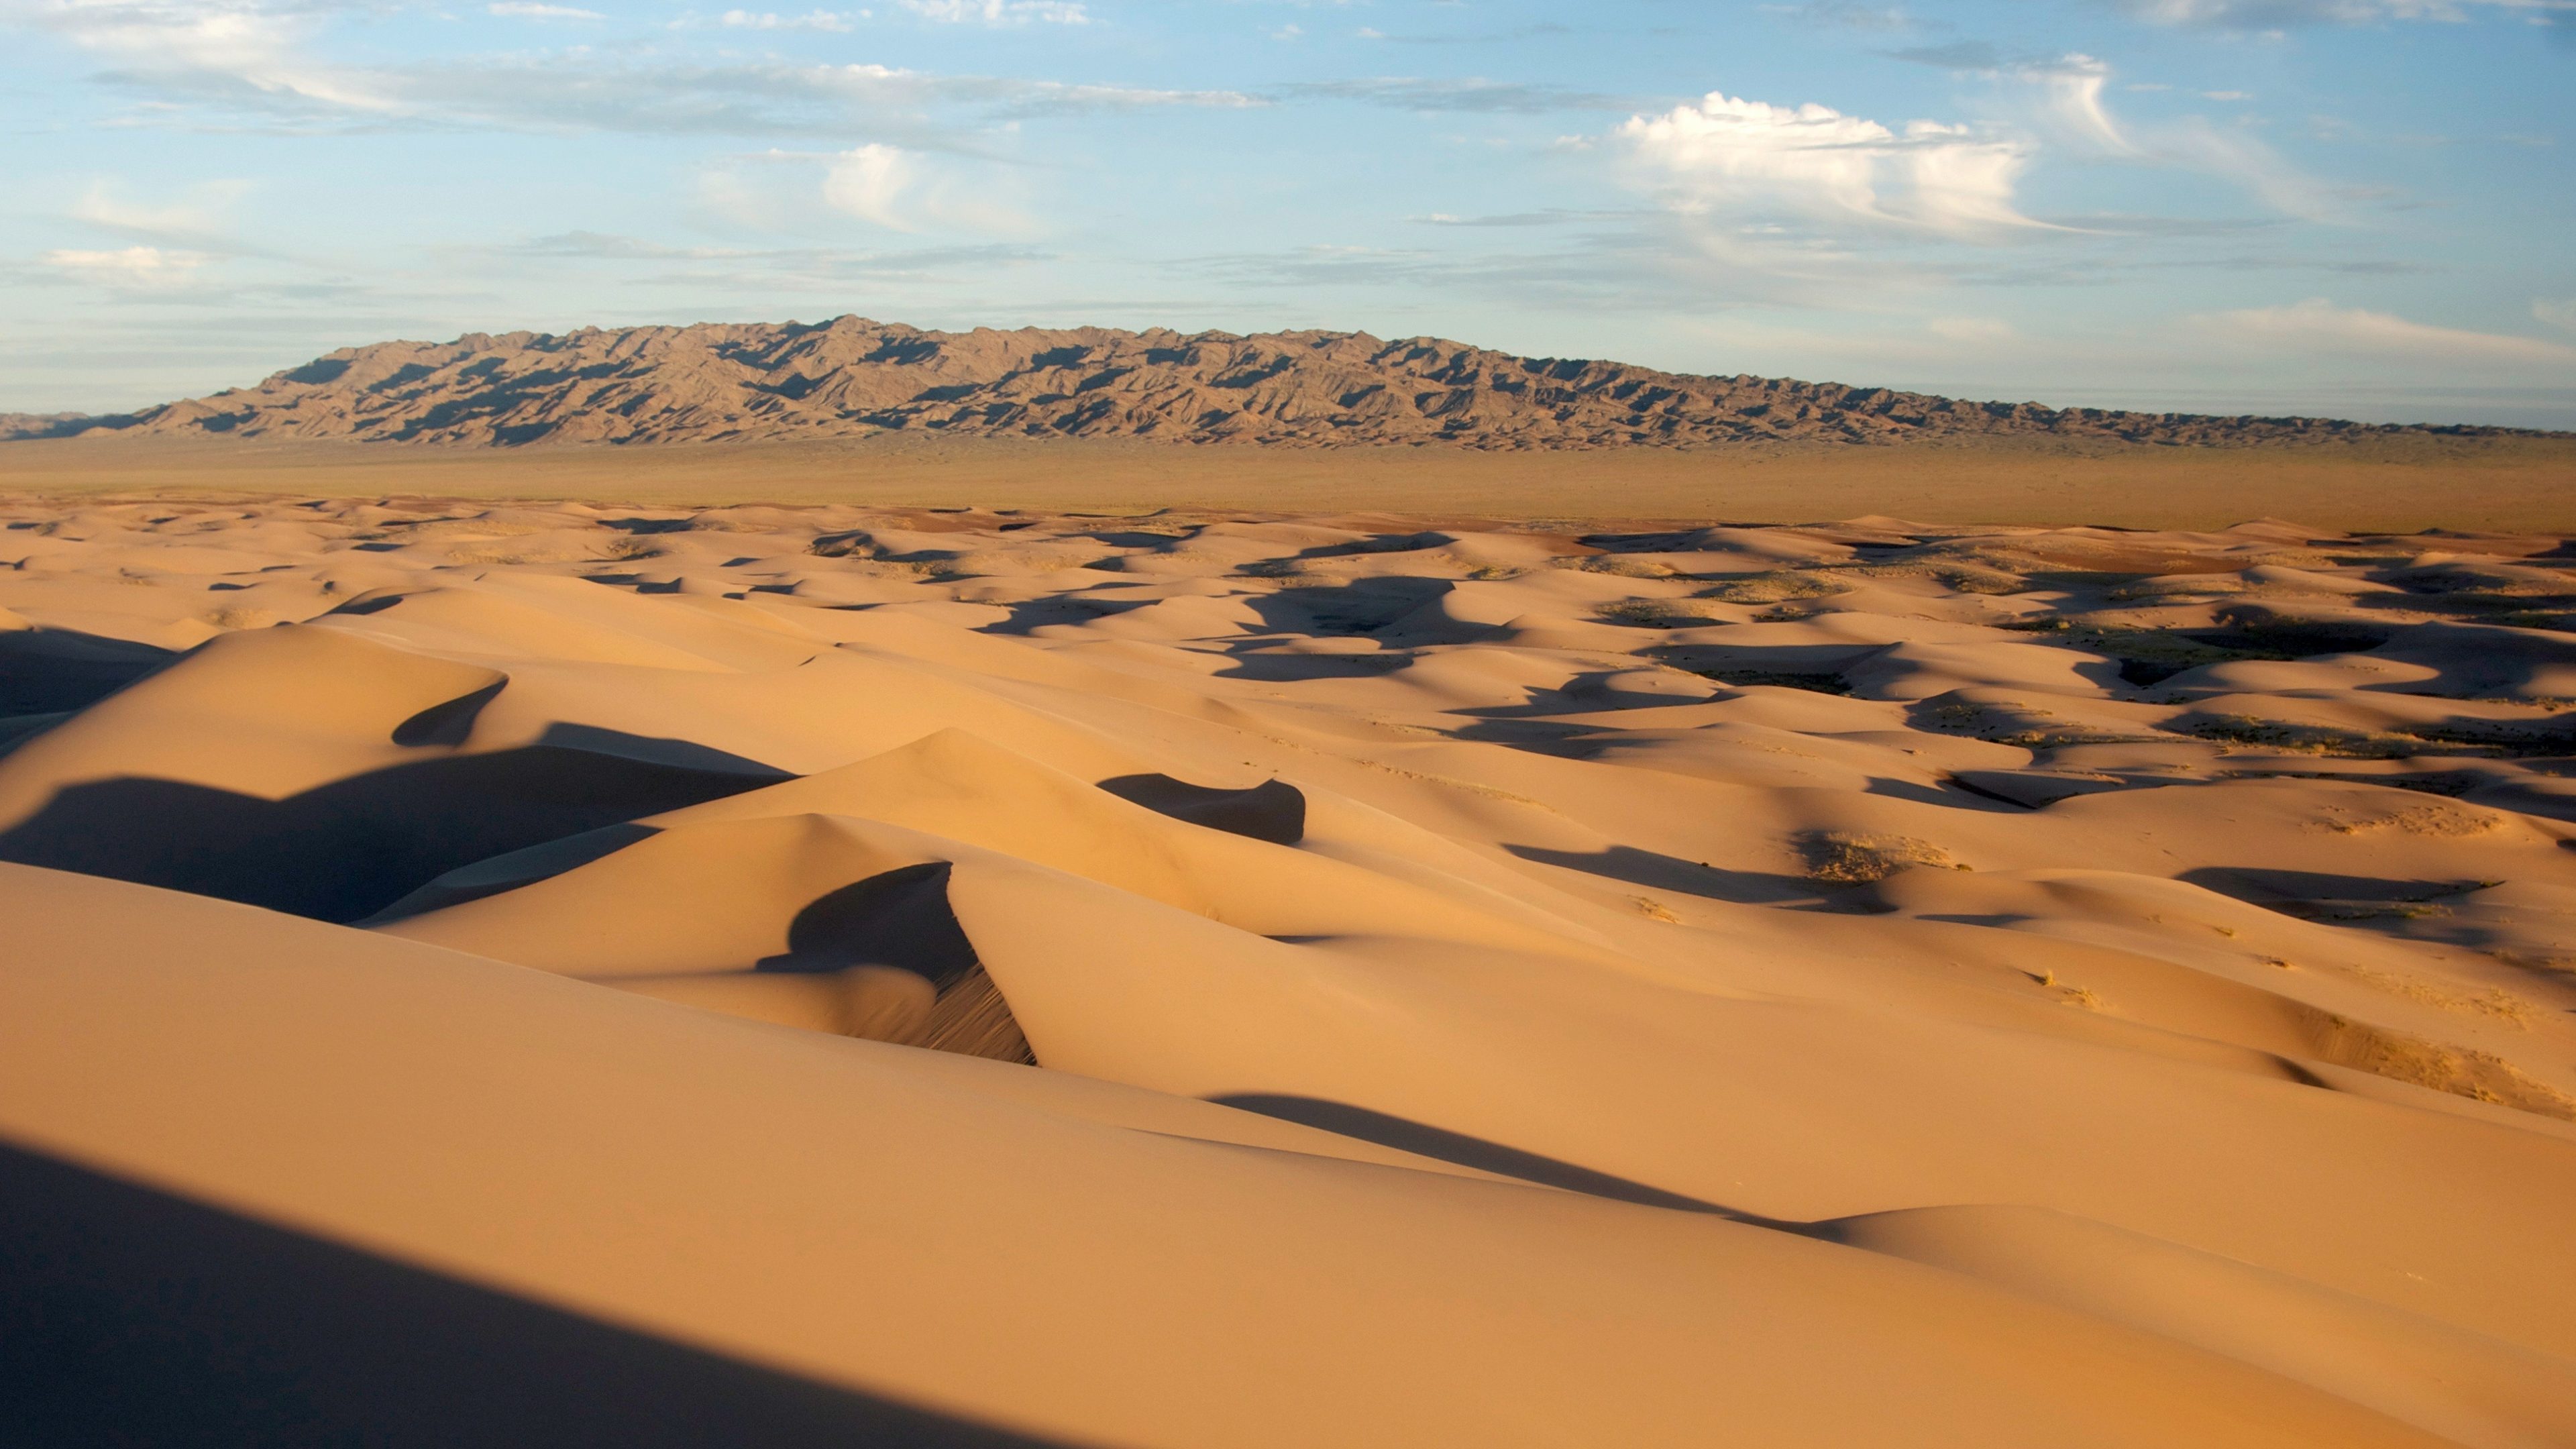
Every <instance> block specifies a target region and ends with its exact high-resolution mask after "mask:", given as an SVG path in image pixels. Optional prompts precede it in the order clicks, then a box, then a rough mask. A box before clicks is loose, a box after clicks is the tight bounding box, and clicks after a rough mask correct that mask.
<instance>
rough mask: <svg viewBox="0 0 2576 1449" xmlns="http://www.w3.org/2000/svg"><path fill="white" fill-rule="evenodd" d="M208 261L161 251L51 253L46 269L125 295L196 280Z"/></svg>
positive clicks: (192, 255)
mask: <svg viewBox="0 0 2576 1449" xmlns="http://www.w3.org/2000/svg"><path fill="white" fill-rule="evenodd" d="M206 260H207V259H206V258H205V257H204V256H202V255H200V254H198V253H196V252H184V251H164V250H163V249H161V248H160V247H124V248H121V249H119V250H116V251H50V252H47V253H45V265H46V266H49V267H52V268H53V269H55V270H56V271H59V272H62V273H64V274H66V275H68V276H70V277H72V278H74V279H76V280H79V281H83V282H88V283H90V284H91V285H93V286H100V287H109V288H113V289H115V290H117V291H121V292H158V291H167V290H169V289H171V288H174V287H183V286H186V285H187V284H188V283H189V282H191V281H193V280H195V277H196V273H197V271H198V269H200V268H202V267H203V266H205V264H206Z"/></svg>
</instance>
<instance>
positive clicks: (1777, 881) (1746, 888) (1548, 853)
mask: <svg viewBox="0 0 2576 1449" xmlns="http://www.w3.org/2000/svg"><path fill="white" fill-rule="evenodd" d="M1503 849H1505V850H1508V851H1510V852H1511V853H1512V854H1514V855H1517V856H1519V857H1520V858H1521V859H1523V860H1529V861H1536V862H1538V863H1539V864H1541V865H1558V866H1563V867H1565V868H1566V869H1567V870H1579V871H1582V872H1584V873H1585V874H1587V875H1597V876H1602V877H1604V878H1606V879H1609V880H1615V881H1623V882H1625V883H1627V884H1629V885H1639V886H1647V887H1651V888H1653V889H1655V890H1666V891H1677V892H1679V893H1680V894H1682V895H1686V896H1703V897H1706V898H1707V899H1709V900H1713V901H1728V902H1732V903H1734V904H1736V905H1746V906H1767V905H1776V904H1779V903H1781V902H1783V901H1801V902H1805V901H1813V900H1815V899H1816V898H1817V897H1818V896H1819V895H1821V894H1823V893H1824V889H1825V888H1824V887H1822V886H1819V885H1817V884H1816V883H1815V882H1814V881H1811V880H1809V879H1807V878H1806V877H1804V876H1795V875H1782V874H1778V873H1776V872H1770V871H1759V870H1725V869H1722V868H1720V867H1718V866H1713V865H1703V864H1701V863H1700V862H1698V861H1695V860H1684V859H1682V858H1681V857H1680V856H1677V855H1665V854H1663V853H1662V852H1660V851H1653V850H1639V849H1637V848H1636V847H1634V846H1630V845H1613V846H1611V847H1609V848H1608V849H1605V850H1594V851H1577V850H1549V849H1546V848H1545V847H1542V846H1536V845H1512V844H1509V843H1506V844H1505V845H1504V846H1503Z"/></svg>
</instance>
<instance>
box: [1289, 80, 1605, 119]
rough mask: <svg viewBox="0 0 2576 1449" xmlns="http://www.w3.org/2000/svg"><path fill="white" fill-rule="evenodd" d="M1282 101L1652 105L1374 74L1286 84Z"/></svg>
mask: <svg viewBox="0 0 2576 1449" xmlns="http://www.w3.org/2000/svg"><path fill="white" fill-rule="evenodd" d="M1276 94H1277V95H1278V96H1280V97H1281V98H1282V99H1289V100H1328V101H1357V102H1360V103H1362V104H1365V105H1372V106H1391V107H1393V108H1395V109H1397V110H1405V111H1468V112H1485V113H1489V114H1509V115H1545V114H1547V113H1550V112H1554V111H1633V110H1636V109H1638V108H1639V107H1641V106H1645V105H1650V104H1653V101H1652V100H1650V99H1648V98H1646V97H1641V96H1634V95H1609V94H1605V93H1603V92H1600V91H1583V90H1571V89H1568V88H1566V87H1563V86H1552V85H1543V84H1538V83H1534V82H1527V81H1496V80H1484V79H1480V78H1476V77H1463V78H1444V79H1436V80H1435V79H1424V78H1421V77H1415V76H1375V77H1371V78H1368V79H1364V80H1338V81H1310V82H1303V83H1300V84H1296V85H1289V86H1282V87H1280V88H1279V90H1278V91H1277V92H1276Z"/></svg>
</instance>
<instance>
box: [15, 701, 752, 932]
mask: <svg viewBox="0 0 2576 1449" xmlns="http://www.w3.org/2000/svg"><path fill="white" fill-rule="evenodd" d="M787 778H789V776H788V775H787V773H786V772H785V771H781V770H776V769H772V768H771V767H769V766H767V765H763V764H759V763H758V762H756V761H752V760H747V759H743V758H741V757H739V756H734V755H727V754H724V753H722V752H720V751H716V750H711V749H708V748H706V747H704V746H700V745H693V744H688V743H686V742H684V741H674V740H651V739H644V738H641V737H637V736H628V735H621V734H619V733H617V732H615V731H611V730H604V729H598V728H596V727H590V726H557V727H555V728H553V729H550V730H549V731H548V732H547V733H546V735H545V736H544V737H542V738H541V739H540V740H539V741H538V742H537V743H536V744H533V745H528V746H524V747H521V748H518V749H510V750H495V751H491V752H488V753H484V754H473V755H444V756H439V757H437V758H433V759H426V760H419V761H415V762H412V763H409V764H402V765H395V766H391V767H389V768H386V769H382V770H375V771H371V772H369V773H366V774H363V775H355V776H351V777H350V778H348V779H344V780H335V781H333V782H331V783H330V784H327V785H322V786H319V787H316V788H314V789H312V790H307V791H305V792H304V793H302V794H299V795H291V796H288V797H287V798H285V799H283V800H266V799H262V798H260V797H258V796H256V795H245V794H240V793H236V792H234V791H230V790H224V789H218V788H215V787H213V786H207V785H198V784H191V783H188V782H185V781H180V780H164V779H155V778H150V777H143V776H123V777H119V778H115V779H108V780H97V781H90V782H87V783H83V784H78V785H72V786H67V787H65V788H64V789H62V790H60V791H58V792H57V793H56V794H55V795H54V797H53V798H52V799H51V800H49V801H47V802H46V803H45V806H44V808H42V809H41V810H39V811H37V812H36V813H35V814H34V815H31V816H29V817H28V818H27V819H26V820H24V821H22V822H20V823H19V824H18V825H17V826H16V827H14V828H12V829H10V830H9V831H7V832H6V833H0V860H6V861H12V862H15V863H17V864H20V865H41V866H50V867H52V868H54V869H57V870H71V871H79V872H81V873H83V874H86V875H100V876H109V877H113V878H115V879H117V880H128V881H134V882H137V883H138V884H142V885H152V886H162V887H166V888H168V889H171V890H181V891H188V892H190V893H192V894H195V895H205V896H217V897H221V898H222V899H224V900H230V901H241V902H243V903H245V904H248V905H254V906H265V907H267V908H268V909H270V910H275V911H285V912H288V913H290V914H293V915H299V916H310V917H313V918H315V919H318V920H325V921H338V922H349V921H355V920H359V919H361V918H364V917H366V916H370V915H373V914H375V913H376V912H378V911H381V910H383V909H385V908H386V907H388V906H390V905H392V904H393V903H394V902H396V901H398V900H400V899H402V898H403V897H404V896H405V895H407V894H409V893H410V892H412V891H413V890H415V889H416V888H418V887H420V886H423V885H425V884H427V883H429V882H430V881H432V880H434V879H436V878H437V877H439V876H441V875H444V874H446V873H447V872H449V871H451V870H455V869H456V868H458V867H460V866H465V865H470V864H472V863H474V862H476V861H481V860H485V859H488V858H490V857H493V856H497V855H502V854H504V853H507V852H510V851H517V850H523V849H526V848H527V847H529V846H534V845H539V844H542V843H544V842H547V841H551V840H556V839H559V838H561V837H563V836H568V835H575V834H579V833H581V832H583V831H589V830H596V829H599V828H600V827H602V826H608V825H615V824H619V823H622V822H626V821H632V820H635V819H637V818H639V817H642V816H646V815H655V814H659V813H661V812H662V811H665V810H676V809H679V808H680V807H681V806H684V805H695V804H698V803H700V802H702V801H707V800H713V799H717V798H720V797H722V796H726V795H733V794H739V793H740V792H742V791H745V790H751V789H757V788H759V787H760V786H763V785H770V784H775V783H777V782H778V781H780V780H784V779H787Z"/></svg>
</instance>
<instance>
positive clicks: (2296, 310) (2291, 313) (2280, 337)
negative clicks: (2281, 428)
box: [2194, 297, 2576, 362]
mask: <svg viewBox="0 0 2576 1449" xmlns="http://www.w3.org/2000/svg"><path fill="white" fill-rule="evenodd" d="M2194 320H2195V321H2196V323H2197V324H2198V326H2199V329H2200V330H2201V331H2203V332H2206V333H2211V334H2215V335H2217V336H2220V337H2224V338H2226V339H2228V340H2229V341H2232V342H2236V343H2243V344H2254V345H2259V346H2269V347H2275V348H2279V349H2283V350H2287V351H2296V352H2331V353H2337V354H2343V355H2352V354H2365V355H2372V356H2380V357H2394V358H2401V359H2409V360H2416V361H2432V360H2437V359H2438V360H2448V361H2461V362H2468V361H2486V362H2576V347H2568V346H2564V345H2562V344H2559V343H2556V342H2543V341H2541V340H2539V339H2538V338H2533V337H2515V336H2511V335H2508V334H2505V333H2498V332H2470V331H2467V330H2464V329H2461V328H2457V327H2435V326H2432V325H2429V324H2427V323H2423V322H2409V321H2407V320H2406V319H2405V318H2403V317H2397V316H2392V315H2390V314H2389V313H2386V312H2370V311H2365V310H2363V309H2361V308H2359V307H2338V306H2335V305H2334V304H2333V303H2332V302H2329V301H2327V300H2326V299H2325V298H2323V297H2311V298H2309V299H2308V300H2306V301H2304V302H2293V303H2291V304H2290V305H2288V306H2285V307H2253V308H2247V309H2245V310H2242V311H2235V312H2215V313H2210V314H2207V315H2204V316H2202V317H2199V318H2196V319H2194Z"/></svg>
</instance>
